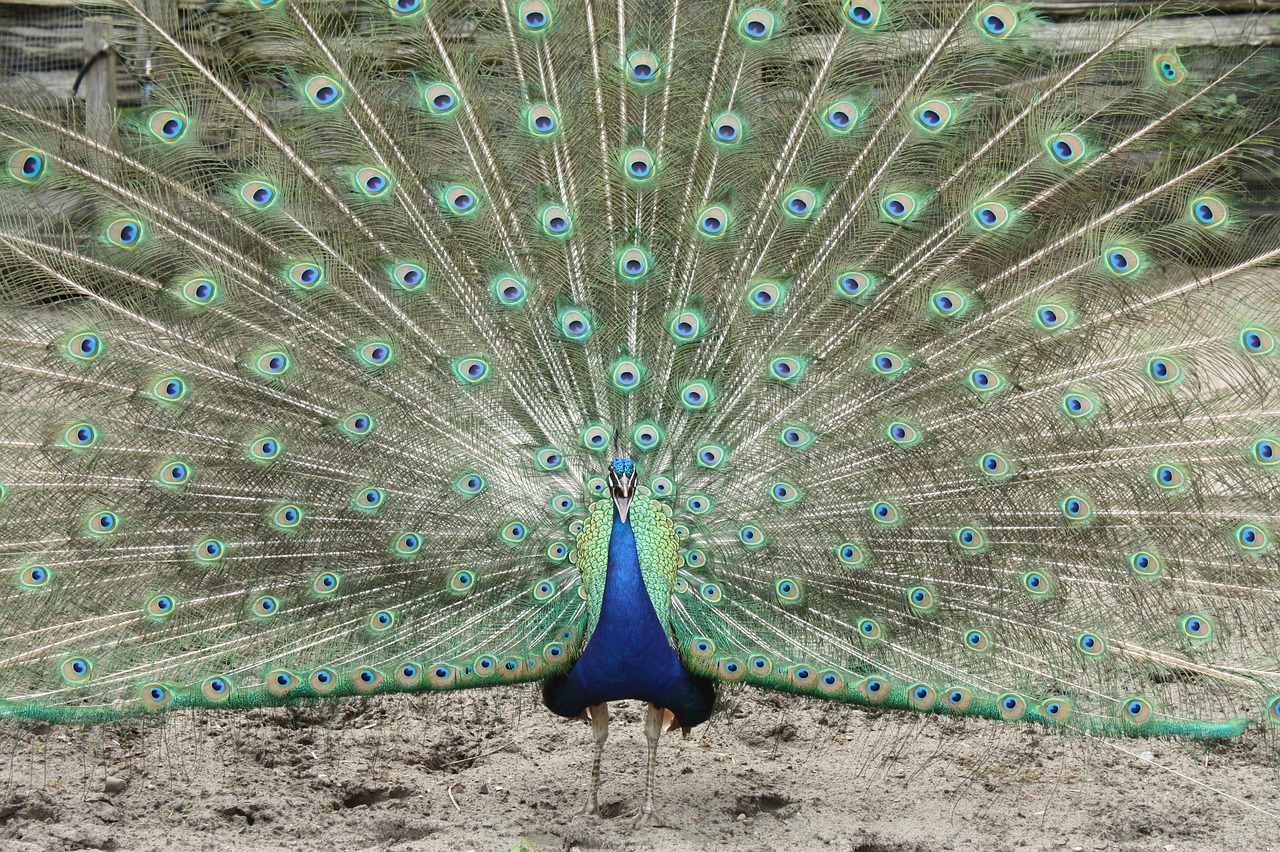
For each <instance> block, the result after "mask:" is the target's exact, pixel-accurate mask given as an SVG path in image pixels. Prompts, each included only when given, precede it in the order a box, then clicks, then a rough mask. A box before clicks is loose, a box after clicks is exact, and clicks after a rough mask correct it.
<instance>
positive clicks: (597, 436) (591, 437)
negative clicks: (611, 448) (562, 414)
mask: <svg viewBox="0 0 1280 852" xmlns="http://www.w3.org/2000/svg"><path fill="white" fill-rule="evenodd" d="M611 437H613V433H612V432H610V431H609V430H608V429H607V428H605V427H604V426H603V425H601V424H599V423H592V424H589V425H588V426H587V428H585V429H583V430H582V446H584V447H586V448H587V449H588V450H595V451H597V452H599V451H601V450H603V449H604V448H605V447H607V446H608V445H609V439H610V438H611Z"/></svg>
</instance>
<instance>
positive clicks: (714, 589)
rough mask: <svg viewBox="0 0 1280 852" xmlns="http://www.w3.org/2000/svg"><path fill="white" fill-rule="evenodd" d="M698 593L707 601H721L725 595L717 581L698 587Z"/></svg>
mask: <svg viewBox="0 0 1280 852" xmlns="http://www.w3.org/2000/svg"><path fill="white" fill-rule="evenodd" d="M698 594H700V595H701V596H702V599H703V600H704V601H706V602H707V603H719V602H720V600H721V598H722V597H723V594H722V592H721V591H720V586H718V585H717V584H715V583H703V584H702V586H701V587H700V588H699V589H698Z"/></svg>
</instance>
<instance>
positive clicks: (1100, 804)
mask: <svg viewBox="0 0 1280 852" xmlns="http://www.w3.org/2000/svg"><path fill="white" fill-rule="evenodd" d="M728 705H729V706H728V707H727V708H726V710H725V711H724V712H723V713H722V714H721V715H720V716H718V717H717V718H716V719H713V720H712V722H711V724H710V725H709V726H706V727H704V728H703V729H701V730H699V731H696V732H695V733H694V734H693V735H692V736H691V737H689V738H688V739H686V740H681V738H680V736H679V734H668V735H666V736H665V737H664V738H663V743H662V746H661V748H660V750H659V760H660V763H659V771H658V784H659V788H658V808H659V814H660V816H661V817H662V818H663V819H664V821H665V822H666V824H667V826H668V827H665V828H652V829H649V828H642V829H633V828H632V825H631V823H632V820H631V818H630V815H631V814H634V812H635V809H636V806H637V804H638V803H639V801H640V799H641V796H642V794H643V784H644V757H645V750H644V732H643V719H644V712H643V706H642V705H640V704H639V703H637V702H625V703H623V704H618V705H614V713H613V726H612V728H611V736H610V740H609V745H608V748H607V750H606V752H605V763H604V782H603V785H602V788H601V794H600V802H601V805H602V807H603V810H604V812H605V818H604V819H598V818H592V817H583V816H576V815H575V812H576V811H577V810H578V808H579V807H580V806H581V804H582V802H583V801H584V799H585V795H586V782H587V775H588V771H589V767H590V757H591V747H590V742H591V741H590V735H589V730H588V728H587V727H586V726H585V725H583V724H581V723H571V722H564V721H562V720H558V719H556V718H554V717H552V716H551V715H550V714H549V713H548V712H547V711H546V710H544V709H543V708H542V707H541V706H540V705H539V704H538V702H537V696H536V692H535V691H534V690H532V689H527V688H516V689H508V690H500V691H487V692H473V693H469V694H460V695H454V696H448V697H433V698H425V699H424V698H410V697H404V696H400V697H394V698H383V699H375V700H372V701H369V702H360V701H347V702H344V703H340V704H337V705H332V706H325V707H309V708H301V709H297V710H292V711H290V710H270V711H254V712H252V713H245V714H240V715H221V714H195V715H179V716H176V717H174V718H169V719H167V720H165V721H164V723H163V724H155V723H149V724H138V725H126V726H114V727H111V728H106V729H88V730H81V729H72V728H60V727H57V726H53V727H46V728H44V729H40V730H36V731H17V730H12V729H11V730H8V731H5V732H4V737H5V738H6V739H7V740H8V742H6V743H4V745H5V746H7V747H8V748H7V749H6V750H7V751H9V752H10V755H11V757H10V761H9V766H8V771H7V777H6V784H5V786H4V788H3V790H2V791H0V848H3V849H5V850H10V849H12V850H27V849H30V850H36V849H105V850H115V849H140V850H162V849H202V850H206V849H207V850H223V849H225V850H236V852H244V850H249V849H276V848H298V849H317V850H330V849H334V850H336V849H365V848H368V849H395V850H466V849H474V850H504V852H506V850H511V849H513V848H515V849H528V850H538V852H547V850H575V849H576V850H592V849H661V850H704V849H722V848H723V849H734V850H745V851H746V852H756V850H775V849H776V850H798V849H813V848H817V849H832V850H857V852H889V850H926V849H993V850H1013V849H1063V850H1128V849H1143V850H1146V849H1152V850H1184V849H1231V848H1240V847H1251V848H1253V849H1268V848H1280V780H1278V777H1277V774H1276V771H1275V769H1274V768H1273V766H1272V762H1273V759H1274V758H1273V755H1274V751H1273V748H1272V744H1269V743H1267V742H1265V741H1264V739H1263V736H1262V735H1261V734H1254V735H1252V736H1251V737H1246V738H1245V739H1243V740H1241V741H1239V742H1234V743H1230V744H1225V745H1224V744H1216V745H1209V746H1198V745H1188V744H1175V743H1168V742H1163V741H1151V740H1124V741H1115V742H1110V741H1107V742H1104V741H1099V740H1092V739H1084V738H1079V737H1076V738H1067V737H1063V736H1058V735H1051V734H1046V733H1045V732H1044V730H1043V729H1039V728H1036V727H1035V726H1025V727H1019V726H1012V725H1005V724H1001V723H993V722H985V721H982V720H965V721H960V720H954V719H941V718H936V717H931V718H926V719H919V718H915V717H907V716H904V715H900V714H873V713H867V712H864V711H861V710H857V709H854V708H847V707H838V706H833V705H829V704H824V703H820V702H814V701H803V700H800V699H793V698H789V697H782V696H766V695H762V694H760V693H755V692H751V693H742V694H739V695H737V696H735V697H733V698H731V700H730V701H729V702H728ZM1144 753H1146V759H1145V760H1144ZM1152 759H1154V761H1155V762H1156V763H1159V764H1162V765H1163V767H1165V768H1161V767H1159V766H1156V765H1155V764H1154V763H1152V762H1151V761H1152ZM1179 773H1180V774H1179ZM1184 776H1185V777H1184ZM1217 791H1221V792H1217Z"/></svg>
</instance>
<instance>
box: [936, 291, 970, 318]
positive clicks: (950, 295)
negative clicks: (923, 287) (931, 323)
mask: <svg viewBox="0 0 1280 852" xmlns="http://www.w3.org/2000/svg"><path fill="white" fill-rule="evenodd" d="M968 307H969V297H968V296H966V295H965V294H963V293H961V292H959V291H957V290H935V291H934V293H933V295H932V296H930V297H929V308H930V309H931V310H932V311H933V312H934V313H935V314H937V315H938V316H943V317H947V318H948V319H952V318H955V317H960V316H963V315H964V313H965V310H966V309H967V308H968Z"/></svg>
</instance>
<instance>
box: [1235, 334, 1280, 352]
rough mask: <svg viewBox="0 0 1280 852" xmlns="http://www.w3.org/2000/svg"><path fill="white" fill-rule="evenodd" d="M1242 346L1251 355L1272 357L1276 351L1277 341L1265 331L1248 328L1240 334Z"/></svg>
mask: <svg viewBox="0 0 1280 852" xmlns="http://www.w3.org/2000/svg"><path fill="white" fill-rule="evenodd" d="M1240 346H1241V348H1243V349H1244V351H1245V352H1247V353H1249V354H1250V355H1270V354H1271V353H1272V352H1274V351H1275V348H1276V339H1275V337H1274V336H1273V335H1272V334H1271V332H1269V331H1267V330H1265V329H1261V328H1246V329H1245V330H1244V331H1242V332H1240Z"/></svg>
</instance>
